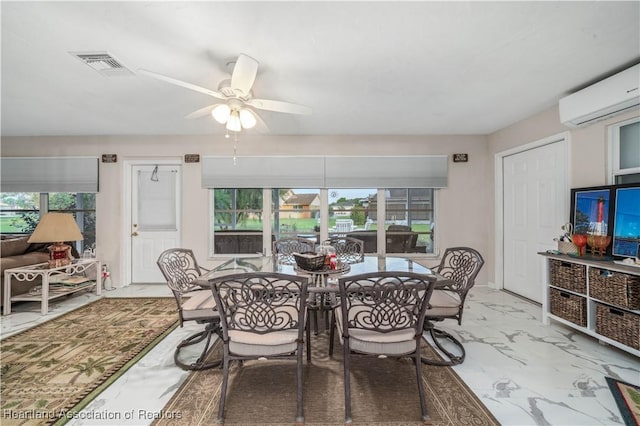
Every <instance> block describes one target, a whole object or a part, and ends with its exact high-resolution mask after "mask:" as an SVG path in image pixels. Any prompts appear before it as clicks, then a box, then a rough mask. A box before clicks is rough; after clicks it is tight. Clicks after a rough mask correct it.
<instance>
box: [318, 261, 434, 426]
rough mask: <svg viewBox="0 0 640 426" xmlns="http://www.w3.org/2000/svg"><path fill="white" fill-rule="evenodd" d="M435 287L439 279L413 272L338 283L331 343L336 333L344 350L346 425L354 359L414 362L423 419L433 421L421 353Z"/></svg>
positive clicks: (356, 277)
mask: <svg viewBox="0 0 640 426" xmlns="http://www.w3.org/2000/svg"><path fill="white" fill-rule="evenodd" d="M435 283H436V277H435V276H433V275H423V274H418V273H414V272H371V273H366V274H359V275H354V276H350V277H345V278H340V279H339V280H338V286H339V291H340V300H339V306H337V307H336V308H335V315H334V320H333V321H332V322H334V324H332V325H333V327H332V328H331V335H330V339H331V341H332V340H333V336H334V333H333V330H334V328H335V329H337V331H338V335H339V337H340V341H341V342H342V345H343V351H344V398H345V423H351V421H352V416H351V357H352V356H358V355H363V356H375V357H378V358H380V357H392V358H401V357H411V358H412V360H413V363H414V365H415V369H416V380H417V384H418V396H419V398H420V409H421V412H422V420H423V421H427V420H428V419H429V415H428V413H427V406H426V402H425V393H424V386H423V383H422V368H421V365H422V363H421V353H420V351H421V342H422V333H423V327H424V318H425V312H426V309H427V305H428V303H429V299H430V298H431V294H432V292H433V289H434V285H435ZM332 354H333V346H332V345H331V346H330V355H332ZM399 365H400V364H399Z"/></svg>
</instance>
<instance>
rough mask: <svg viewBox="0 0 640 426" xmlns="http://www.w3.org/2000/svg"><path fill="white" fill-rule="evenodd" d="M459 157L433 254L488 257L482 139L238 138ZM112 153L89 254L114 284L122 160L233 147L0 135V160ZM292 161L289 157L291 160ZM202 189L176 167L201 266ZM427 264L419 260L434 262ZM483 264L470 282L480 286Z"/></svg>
mask: <svg viewBox="0 0 640 426" xmlns="http://www.w3.org/2000/svg"><path fill="white" fill-rule="evenodd" d="M453 153H467V154H468V155H469V162H468V163H452V162H450V163H449V187H448V188H447V189H443V190H439V191H438V193H437V199H436V201H437V203H438V204H437V207H436V214H437V217H436V221H437V224H436V237H437V246H438V247H439V248H440V249H443V248H446V247H447V246H453V245H467V246H471V247H475V248H477V249H478V250H479V251H480V252H481V253H482V255H483V256H485V257H487V258H489V256H490V255H491V253H492V251H493V246H492V245H491V243H490V242H491V241H492V240H493V239H492V236H491V231H492V224H493V211H492V209H493V183H492V178H491V175H492V173H493V158H492V156H491V155H490V154H489V150H488V143H487V138H486V137H485V136H467V135H464V136H438V135H428V136H301V137H297V136H247V135H241V137H240V140H239V141H238V156H242V155H291V156H296V155H323V154H331V155H334V154H344V155H359V154H362V155H411V154H416V155H435V154H440V155H442V154H447V155H450V154H453ZM101 154H117V155H118V162H117V163H115V164H108V163H107V164H103V163H101V164H100V192H99V193H98V194H97V197H96V209H97V212H96V216H97V223H96V240H97V255H98V256H99V257H100V259H101V260H102V261H103V262H106V263H108V264H109V265H110V268H111V273H112V278H113V280H114V285H116V286H121V285H123V284H128V283H127V282H125V281H124V277H123V274H124V273H123V271H124V267H123V263H122V262H123V259H122V254H121V253H122V250H121V248H122V244H123V240H122V236H123V235H125V233H126V232H128V230H125V229H124V226H125V223H126V220H125V218H124V216H123V214H124V208H123V194H124V191H123V185H124V161H125V160H134V159H145V160H147V159H153V160H160V159H174V158H175V159H176V160H177V161H180V162H182V159H183V158H184V154H200V156H206V155H233V142H232V141H230V140H228V139H225V138H224V137H222V136H73V137H68V136H58V137H3V138H2V156H5V157H19V156H25V157H29V156H100V155H101ZM292 161H293V160H292ZM208 218H209V197H208V191H207V190H206V189H202V188H201V185H200V164H199V163H197V164H191V163H189V164H184V165H183V224H182V225H183V228H182V229H183V246H185V247H190V248H192V249H193V250H194V251H195V254H196V256H197V257H198V258H199V259H200V260H201V263H203V266H205V267H206V266H211V265H212V262H213V261H212V260H211V259H208V260H207V261H205V259H206V256H207V253H208V252H209V249H208V247H209V242H208V239H207V236H208V232H207V230H208V224H209V223H208V221H209V219H208ZM436 263H437V262H436V261H435V260H433V261H431V262H426V264H428V265H432V264H436ZM492 270H493V265H492V264H488V265H486V266H485V268H484V269H483V271H482V273H481V275H480V276H479V278H478V283H479V284H483V283H486V282H487V275H486V274H487V272H488V271H492Z"/></svg>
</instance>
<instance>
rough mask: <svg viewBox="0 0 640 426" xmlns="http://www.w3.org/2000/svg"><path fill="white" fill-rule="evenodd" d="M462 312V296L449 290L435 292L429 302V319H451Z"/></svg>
mask: <svg viewBox="0 0 640 426" xmlns="http://www.w3.org/2000/svg"><path fill="white" fill-rule="evenodd" d="M459 310H460V296H459V295H458V293H455V292H453V291H447V290H434V292H433V294H432V295H431V299H430V300H429V308H428V309H427V314H426V316H427V318H429V317H449V316H454V315H457V314H458V312H459Z"/></svg>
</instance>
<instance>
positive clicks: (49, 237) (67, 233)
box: [27, 213, 83, 268]
mask: <svg viewBox="0 0 640 426" xmlns="http://www.w3.org/2000/svg"><path fill="white" fill-rule="evenodd" d="M82 239H83V236H82V233H81V232H80V228H78V224H77V223H76V220H75V219H74V217H73V215H72V214H69V213H45V214H44V216H42V217H41V218H40V222H39V223H38V226H36V230H35V231H33V234H31V237H29V239H28V240H27V241H28V242H29V243H53V244H52V245H50V246H49V247H47V248H48V249H49V268H57V267H59V266H66V265H68V264H70V263H71V259H73V257H72V256H71V246H69V245H67V244H65V243H64V242H65V241H77V240H82Z"/></svg>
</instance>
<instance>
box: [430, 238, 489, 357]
mask: <svg viewBox="0 0 640 426" xmlns="http://www.w3.org/2000/svg"><path fill="white" fill-rule="evenodd" d="M482 265H484V259H483V258H482V255H480V253H479V252H478V251H477V250H475V249H472V248H469V247H451V248H447V249H446V250H445V252H444V254H443V255H442V260H441V261H440V264H439V265H438V266H436V267H435V268H432V270H433V272H436V273H437V274H439V275H441V276H443V277H444V278H446V281H444V282H443V284H440V285H438V286H437V287H436V290H435V291H434V292H433V296H432V297H431V301H430V302H429V308H428V309H427V312H426V321H425V325H424V327H425V331H428V332H429V335H430V337H431V340H432V341H433V344H434V345H435V346H436V347H437V348H438V349H439V350H440V351H441V352H442V354H444V355H445V356H446V357H447V358H448V360H443V361H441V360H433V359H426V358H423V360H422V361H423V362H424V363H425V364H430V365H442V366H449V365H457V364H461V363H462V362H464V358H465V355H466V354H465V350H464V346H463V345H462V343H461V342H460V341H459V340H458V339H457V338H456V337H454V336H453V335H452V334H451V333H449V332H447V331H444V330H441V329H438V328H436V327H435V325H434V322H438V321H444V320H445V319H448V318H450V319H455V320H456V321H458V325H461V324H462V313H463V311H464V302H465V300H466V298H467V295H468V294H469V290H470V289H471V287H473V286H474V284H475V282H476V277H477V275H478V273H479V272H480V269H482ZM447 341H448V342H449V343H450V344H449V345H446V346H445V343H446V342H447ZM451 346H453V347H451ZM450 349H451V350H454V351H455V352H456V353H453V352H451V350H450Z"/></svg>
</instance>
